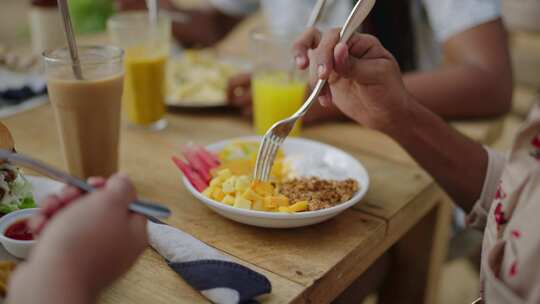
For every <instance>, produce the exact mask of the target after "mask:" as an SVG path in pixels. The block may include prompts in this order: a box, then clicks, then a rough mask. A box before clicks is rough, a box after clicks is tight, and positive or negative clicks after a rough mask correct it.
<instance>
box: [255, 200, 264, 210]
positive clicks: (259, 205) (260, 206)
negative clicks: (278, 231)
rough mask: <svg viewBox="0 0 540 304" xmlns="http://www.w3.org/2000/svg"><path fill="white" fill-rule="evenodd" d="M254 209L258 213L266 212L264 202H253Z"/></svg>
mask: <svg viewBox="0 0 540 304" xmlns="http://www.w3.org/2000/svg"><path fill="white" fill-rule="evenodd" d="M252 208H253V210H257V211H266V209H265V208H264V204H263V201H262V200H257V201H255V202H253V204H252Z"/></svg>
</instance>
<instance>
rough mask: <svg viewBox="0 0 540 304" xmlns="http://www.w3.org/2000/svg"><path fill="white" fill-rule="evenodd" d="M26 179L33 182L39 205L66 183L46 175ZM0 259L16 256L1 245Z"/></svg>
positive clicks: (10, 258) (33, 191) (33, 189)
mask: <svg viewBox="0 0 540 304" xmlns="http://www.w3.org/2000/svg"><path fill="white" fill-rule="evenodd" d="M25 177H26V179H27V180H28V181H29V182H30V183H31V184H32V193H33V195H34V200H35V201H36V204H37V205H38V206H40V205H41V202H42V201H43V199H45V197H47V196H48V195H50V194H55V193H58V192H60V190H61V189H62V187H63V186H64V184H62V183H60V182H57V181H55V180H52V179H50V178H46V177H40V176H30V175H25ZM0 260H15V257H14V256H12V255H11V254H9V253H8V252H7V251H6V249H4V247H0Z"/></svg>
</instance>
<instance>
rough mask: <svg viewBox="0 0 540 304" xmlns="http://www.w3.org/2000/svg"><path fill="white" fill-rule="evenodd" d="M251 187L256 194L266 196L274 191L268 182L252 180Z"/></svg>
mask: <svg viewBox="0 0 540 304" xmlns="http://www.w3.org/2000/svg"><path fill="white" fill-rule="evenodd" d="M251 187H252V188H253V190H255V192H257V194H259V195H262V196H268V195H272V194H273V193H274V187H272V185H271V184H270V183H262V182H254V183H253V184H252V185H251Z"/></svg>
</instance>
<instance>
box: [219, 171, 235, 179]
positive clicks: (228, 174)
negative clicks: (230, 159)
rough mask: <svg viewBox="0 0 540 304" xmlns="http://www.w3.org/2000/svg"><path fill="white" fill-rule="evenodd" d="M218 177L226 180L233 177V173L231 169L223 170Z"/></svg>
mask: <svg viewBox="0 0 540 304" xmlns="http://www.w3.org/2000/svg"><path fill="white" fill-rule="evenodd" d="M218 176H219V177H221V178H222V179H223V180H226V179H228V178H229V177H231V176H232V172H231V170H229V169H223V170H221V171H219V172H218Z"/></svg>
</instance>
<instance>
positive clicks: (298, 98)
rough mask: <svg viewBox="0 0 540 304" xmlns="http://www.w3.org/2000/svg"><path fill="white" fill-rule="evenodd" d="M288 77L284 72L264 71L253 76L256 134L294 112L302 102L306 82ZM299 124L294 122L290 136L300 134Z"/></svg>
mask: <svg viewBox="0 0 540 304" xmlns="http://www.w3.org/2000/svg"><path fill="white" fill-rule="evenodd" d="M289 78H290V77H289V75H288V74H287V73H286V72H265V73H259V74H257V75H255V76H254V77H253V83H252V90H253V113H254V123H255V132H256V133H257V134H259V135H263V134H265V133H266V131H267V130H268V129H269V128H270V127H272V125H273V124H274V123H276V122H278V121H279V120H282V119H284V118H287V117H289V116H291V115H292V114H294V112H296V111H297V110H298V109H299V108H300V106H301V105H302V103H303V102H304V98H305V95H306V87H307V84H306V82H305V81H302V80H298V79H294V78H293V79H289ZM300 124H301V123H300V122H297V123H296V126H295V127H294V128H293V130H292V131H291V135H292V136H298V135H299V134H300Z"/></svg>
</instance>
